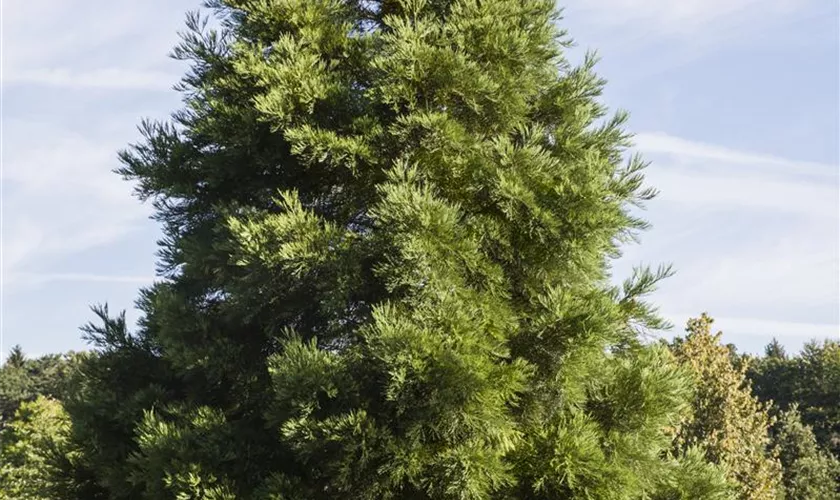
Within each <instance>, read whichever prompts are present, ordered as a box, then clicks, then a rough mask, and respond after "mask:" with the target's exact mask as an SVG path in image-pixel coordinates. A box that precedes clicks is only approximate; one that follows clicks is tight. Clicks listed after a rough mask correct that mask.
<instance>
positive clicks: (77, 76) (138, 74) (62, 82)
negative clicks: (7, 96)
mask: <svg viewBox="0 0 840 500" xmlns="http://www.w3.org/2000/svg"><path fill="white" fill-rule="evenodd" d="M3 77H4V79H3V83H4V84H5V85H9V84H11V85H46V86H51V87H69V88H89V89H108V90H158V91H167V90H171V89H172V86H173V84H175V83H177V82H178V79H179V76H178V75H175V74H170V73H166V72H163V71H154V70H138V69H131V68H100V69H93V70H88V71H84V70H82V71H80V70H72V69H67V68H51V69H23V70H17V71H16V70H14V69H12V70H11V71H6V72H5V74H4V75H3Z"/></svg>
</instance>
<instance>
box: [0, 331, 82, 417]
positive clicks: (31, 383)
mask: <svg viewBox="0 0 840 500" xmlns="http://www.w3.org/2000/svg"><path fill="white" fill-rule="evenodd" d="M84 356H85V355H84V354H79V353H72V352H70V353H67V354H63V355H55V354H51V355H47V356H41V357H39V358H36V359H28V358H26V356H25V355H24V353H23V350H22V349H21V348H20V346H15V347H13V348H12V350H11V351H10V353H9V356H8V357H7V358H6V361H5V363H4V364H3V366H1V367H0V428H2V427H3V426H4V425H5V424H6V422H8V421H9V420H10V419H11V418H12V416H13V415H14V414H15V412H16V411H17V410H18V408H19V407H20V405H21V404H22V403H24V402H27V401H33V400H35V399H36V398H37V397H38V396H46V397H49V398H56V399H59V400H61V399H63V398H64V397H65V395H66V394H67V392H68V390H69V388H70V385H71V379H72V377H73V376H74V374H75V372H76V370H77V368H78V365H79V363H80V361H81V360H82V359H83V358H84Z"/></svg>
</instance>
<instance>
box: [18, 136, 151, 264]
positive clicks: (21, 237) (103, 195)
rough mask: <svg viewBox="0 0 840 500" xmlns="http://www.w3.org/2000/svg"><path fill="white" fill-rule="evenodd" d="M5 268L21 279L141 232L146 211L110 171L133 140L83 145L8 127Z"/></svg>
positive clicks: (81, 141)
mask: <svg viewBox="0 0 840 500" xmlns="http://www.w3.org/2000/svg"><path fill="white" fill-rule="evenodd" d="M6 125H7V133H6V137H5V144H6V145H7V148H6V150H5V151H4V155H3V156H4V169H3V178H2V182H3V189H4V200H3V202H4V209H5V213H6V224H5V228H4V234H3V247H4V267H5V270H6V271H7V272H11V273H14V272H23V271H25V270H27V269H29V268H30V267H32V266H42V265H44V264H45V261H46V260H48V259H51V258H53V259H54V258H57V257H62V256H67V255H71V254H73V253H78V252H82V251H85V250H87V249H90V248H94V247H97V246H101V245H105V244H108V243H112V242H114V241H117V240H119V239H120V238H122V237H124V236H126V235H128V234H130V233H131V232H132V231H134V230H136V229H138V228H140V227H144V226H145V225H146V224H147V222H146V221H145V219H146V218H147V216H148V214H149V208H148V207H146V206H144V205H141V204H140V203H139V202H138V201H137V200H136V199H134V198H133V197H132V196H131V186H130V185H129V184H128V183H126V182H124V181H122V180H121V179H120V178H119V177H118V176H117V175H115V174H114V173H112V170H113V168H114V167H115V166H117V164H118V163H117V158H116V152H117V150H118V149H119V148H120V147H123V146H124V145H125V143H126V142H127V139H128V137H124V138H122V140H120V134H117V135H116V137H90V138H88V137H84V136H80V135H77V134H74V133H71V132H66V131H62V130H57V129H55V128H54V127H51V126H48V125H46V124H41V123H29V122H22V121H7V123H6Z"/></svg>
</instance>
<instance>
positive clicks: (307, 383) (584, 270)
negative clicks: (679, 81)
mask: <svg viewBox="0 0 840 500" xmlns="http://www.w3.org/2000/svg"><path fill="white" fill-rule="evenodd" d="M207 12H209V13H210V14H209V15H210V16H212V17H213V18H214V19H215V20H214V22H212V23H211V22H210V21H209V20H208V18H206V17H203V16H204V15H203V14H191V15H189V16H188V18H187V26H186V30H185V32H184V33H183V34H182V42H181V43H180V44H179V45H178V46H177V47H176V48H175V49H174V51H173V54H172V55H173V56H174V57H175V58H177V59H180V60H183V61H186V62H188V63H189V64H190V70H189V71H188V72H187V74H186V75H185V76H184V77H183V79H182V81H181V83H180V85H179V86H178V90H179V91H180V92H181V95H182V97H183V106H182V108H181V109H179V110H177V111H175V112H174V113H173V114H172V116H171V119H169V120H165V121H161V122H156V121H145V122H143V123H142V124H141V127H140V132H141V133H142V138H141V139H140V140H139V141H138V142H137V143H136V144H133V145H130V146H129V147H128V148H127V149H126V150H124V151H122V152H121V153H120V156H119V159H120V161H121V165H122V166H121V167H120V168H119V169H118V170H117V172H118V173H119V175H121V176H123V177H124V178H125V179H126V180H128V181H130V182H132V183H133V184H134V186H135V188H136V194H137V196H138V198H139V199H140V200H142V201H145V202H147V203H149V204H151V206H152V208H153V210H154V215H153V218H154V220H156V221H157V222H159V223H160V226H161V229H162V232H163V236H162V237H161V238H160V241H159V259H158V277H159V279H158V280H157V281H156V282H155V283H154V284H153V285H151V286H149V287H147V288H144V289H142V290H141V291H140V293H139V298H138V300H137V303H136V304H137V308H138V309H139V312H140V317H141V320H140V322H139V324H138V325H137V327H136V328H129V326H128V325H127V324H126V319H125V315H124V314H117V315H113V314H111V313H109V311H108V309H107V307H106V306H101V307H100V306H97V307H95V308H94V313H95V315H96V317H97V318H96V319H95V321H93V322H92V323H91V324H89V325H87V326H85V327H84V329H83V332H84V338H85V339H86V340H87V342H89V344H90V346H91V349H90V351H88V352H83V353H71V354H65V355H55V356H47V357H43V358H37V359H27V358H26V356H25V355H24V354H23V353H22V352H21V351H20V350H15V351H14V352H12V354H11V356H9V357H8V359H7V360H6V362H5V364H4V365H3V367H2V377H0V388H1V389H0V390H2V402H0V404H2V408H1V409H2V417H3V420H2V431H0V451H2V457H0V498H3V499H14V500H21V499H26V500H48V499H49V500H105V499H108V500H140V499H150V500H198V499H207V500H231V499H245V500H252V499H253V500H281V499H282V500H332V499H337V498H339V499H343V500H403V499H405V500H514V499H517V500H562V499H581V500H584V499H585V500H724V499H744V500H764V499H766V500H769V499H779V498H790V499H814V500H816V499H820V500H825V499H831V498H837V495H838V490H837V484H838V425H840V418H838V408H840V405H838V387H840V384H838V377H840V371H838V370H840V358H838V356H840V350H839V349H838V343H837V342H824V343H811V344H808V346H806V348H805V349H804V350H803V351H802V352H801V353H799V354H796V355H792V356H788V355H786V354H785V353H784V352H783V350H782V349H781V348H780V347H779V345H778V344H773V345H771V348H770V349H768V353H767V355H765V356H761V357H757V358H751V357H749V356H741V355H739V354H738V353H737V352H736V351H735V350H734V349H732V348H731V347H727V346H724V345H722V344H721V342H720V336H719V335H718V334H717V333H714V329H713V328H712V320H711V318H709V317H708V316H706V315H701V316H700V317H698V318H695V319H693V320H691V321H690V322H689V323H688V325H687V330H686V334H685V335H684V336H682V337H681V338H679V339H678V340H676V341H674V342H673V343H666V342H648V341H646V340H647V339H650V338H651V337H650V334H651V332H657V331H661V330H663V329H665V328H667V327H668V326H669V325H668V324H667V322H666V321H665V320H664V319H663V318H662V317H661V316H660V315H659V313H658V312H657V309H656V307H655V305H653V304H651V303H650V302H649V300H648V299H647V297H648V296H649V295H650V293H651V292H653V291H654V290H655V289H656V286H657V283H658V282H659V281H660V280H663V279H667V278H668V277H669V276H670V275H671V274H672V270H671V268H670V267H668V266H661V267H658V268H657V267H654V268H651V267H638V268H636V269H635V270H634V271H632V272H631V273H629V274H630V275H629V276H627V277H626V279H625V280H624V281H623V282H621V283H619V284H616V280H617V279H623V278H624V277H623V276H613V273H614V269H613V266H612V263H613V262H614V261H615V259H617V258H618V257H620V256H621V251H622V249H623V248H624V246H625V245H629V244H633V243H636V242H638V241H639V235H640V232H641V231H643V230H645V229H647V228H648V223H647V222H646V221H645V220H643V219H642V218H641V215H640V214H641V212H640V210H639V208H641V207H643V206H644V205H645V203H646V202H647V201H649V200H651V199H652V198H654V197H655V196H656V194H657V193H656V189H655V188H654V187H651V186H647V185H646V184H645V179H644V175H643V173H644V169H645V167H646V165H647V164H646V162H645V161H644V160H643V159H642V158H641V157H640V156H638V155H634V154H632V152H631V148H632V134H631V133H629V132H628V131H627V130H626V129H625V125H626V122H627V114H626V113H624V112H620V111H619V112H610V111H609V110H608V109H607V108H606V106H605V105H604V104H603V103H602V101H601V94H602V91H603V89H604V85H605V82H604V80H603V79H601V78H600V77H599V76H598V75H597V74H596V73H595V70H594V68H595V65H596V62H597V58H596V57H595V56H594V55H593V54H587V55H585V56H584V57H580V58H578V57H569V51H570V50H571V47H572V46H573V44H572V41H571V39H570V38H569V37H568V36H567V34H566V33H565V31H563V30H562V28H561V26H562V22H563V21H562V19H561V16H560V13H559V10H558V9H557V8H556V5H555V2H554V0H515V1H512V0H208V2H207ZM576 59H580V61H579V62H578V63H573V62H572V61H573V60H576ZM768 333H769V332H768Z"/></svg>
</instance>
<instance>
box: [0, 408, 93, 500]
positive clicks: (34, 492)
mask: <svg viewBox="0 0 840 500" xmlns="http://www.w3.org/2000/svg"><path fill="white" fill-rule="evenodd" d="M78 459H79V456H78V453H77V452H76V451H75V450H74V449H73V447H72V444H71V441H70V420H69V418H68V416H67V414H66V413H65V411H64V409H63V408H62V406H61V403H60V402H58V401H56V400H54V399H48V398H46V397H43V396H39V397H38V398H36V399H35V400H32V401H26V402H23V403H22V404H21V405H20V407H19V408H18V410H17V412H16V414H15V418H14V419H12V420H11V421H10V422H9V423H7V424H6V425H5V426H4V428H3V429H2V430H0V485H2V487H0V499H3V500H52V499H55V498H66V497H67V496H66V493H67V492H68V484H66V483H67V479H70V476H71V474H69V473H70V472H71V470H72V468H73V462H75V461H77V460H78ZM69 487H70V488H71V489H72V488H73V487H72V486H69Z"/></svg>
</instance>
